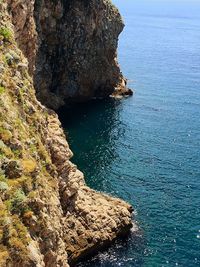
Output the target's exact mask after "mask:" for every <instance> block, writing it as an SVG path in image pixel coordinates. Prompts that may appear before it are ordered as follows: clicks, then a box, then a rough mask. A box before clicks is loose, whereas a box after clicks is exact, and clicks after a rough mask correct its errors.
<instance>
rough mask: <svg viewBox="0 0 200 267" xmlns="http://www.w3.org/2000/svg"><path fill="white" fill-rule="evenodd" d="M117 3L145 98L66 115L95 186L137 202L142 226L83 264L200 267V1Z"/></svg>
mask: <svg viewBox="0 0 200 267" xmlns="http://www.w3.org/2000/svg"><path fill="white" fill-rule="evenodd" d="M114 3H115V4H116V5H117V6H118V8H119V10H120V12H121V14H122V15H123V18H124V21H125V24H126V27H125V29H124V32H123V33H122V34H121V35H120V42H119V51H118V54H119V61H120V65H121V69H122V71H123V73H124V75H125V76H126V77H127V78H128V79H129V87H130V88H134V89H135V94H134V96H133V97H131V98H128V99H125V100H122V101H114V100H112V99H110V100H103V101H96V102H91V103H87V104H82V105H78V107H75V108H74V109H71V110H70V111H68V112H67V113H66V114H62V115H61V120H62V122H63V125H64V127H65V129H66V134H67V136H68V139H69V142H70V145H71V149H72V150H73V152H74V158H73V162H75V163H76V164H77V165H78V166H79V168H80V169H81V170H82V171H83V172H84V174H85V177H86V181H87V184H88V185H89V186H91V187H92V188H95V189H97V190H99V191H103V192H107V193H109V194H111V195H114V196H118V197H121V198H123V199H125V200H127V201H129V202H130V203H131V204H132V205H133V206H134V208H135V210H136V216H135V219H136V220H137V223H138V225H139V228H140V231H139V233H138V235H137V236H134V235H133V234H130V236H129V237H128V238H127V239H125V240H118V241H117V242H116V243H115V244H114V245H113V246H112V247H111V248H109V249H108V250H106V251H103V252H101V253H99V254H98V255H97V256H95V257H93V258H92V259H91V258H90V259H89V260H87V261H85V262H83V263H81V264H79V265H78V266H82V267H100V266H101V267H114V266H123V267H132V266H142V267H157V266H158V267H159V266H170V267H171V266H184V267H193V266H194V267H195V266H200V1H198V0H196V1H194V0H193V1H192V0H185V1H184V0H179V1H178V0H174V1H172V0H163V1H162V0H157V1H156V0H154V1H153V0H146V1H145V0H114Z"/></svg>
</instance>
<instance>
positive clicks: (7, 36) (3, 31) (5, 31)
mask: <svg viewBox="0 0 200 267" xmlns="http://www.w3.org/2000/svg"><path fill="white" fill-rule="evenodd" d="M0 35H1V36H2V37H3V40H4V41H11V40H12V35H13V34H12V31H11V30H10V29H9V28H7V27H1V28H0Z"/></svg>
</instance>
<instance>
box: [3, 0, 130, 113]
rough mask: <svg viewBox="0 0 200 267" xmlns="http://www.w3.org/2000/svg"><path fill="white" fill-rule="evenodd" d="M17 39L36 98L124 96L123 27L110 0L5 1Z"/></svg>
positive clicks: (53, 102) (54, 103)
mask: <svg viewBox="0 0 200 267" xmlns="http://www.w3.org/2000/svg"><path fill="white" fill-rule="evenodd" d="M8 1H9V6H10V9H11V15H12V21H13V24H14V25H15V32H16V40H17V42H18V44H19V47H20V48H21V50H22V51H23V52H24V54H25V56H26V57H27V58H28V60H29V72H30V74H31V75H33V77H34V84H35V88H36V91H37V96H38V98H39V100H40V101H41V102H42V103H43V104H45V105H47V106H48V107H51V108H53V109H57V108H59V107H60V106H62V105H65V104H67V103H70V102H74V101H75V102H77V101H85V100H88V99H91V98H101V97H107V96H109V95H111V94H112V93H114V94H116V93H121V94H128V93H130V90H128V89H127V88H126V81H125V79H124V78H123V76H122V74H121V72H120V69H119V66H118V63H117V52H116V51H117V42H118V36H119V34H120V32H121V31H122V29H123V27H124V25H123V22H122V19H121V16H120V14H119V12H118V10H117V9H116V7H114V6H113V5H112V3H111V2H110V0H84V1H83V0H56V1H50V0H31V1H26V0H24V1H22V0H21V1H17V0H8Z"/></svg>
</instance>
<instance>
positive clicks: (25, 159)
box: [0, 0, 137, 267]
mask: <svg viewBox="0 0 200 267" xmlns="http://www.w3.org/2000/svg"><path fill="white" fill-rule="evenodd" d="M38 5H39V6H38ZM73 5H74V6H73ZM98 10H100V11H101V12H100V15H99V16H100V17H98V14H96V17H95V16H94V12H97V11H98ZM105 11H106V12H105ZM74 12H75V13H74ZM84 12H86V14H88V16H86V14H85V19H84V17H83V16H81V17H80V15H81V14H82V15H83V14H84ZM87 12H88V13H87ZM97 13H98V12H97ZM69 14H70V16H72V15H74V16H75V15H76V16H75V18H77V17H78V18H79V19H80V21H76V19H75V21H74V22H73V20H72V22H71V24H69V29H68V28H67V29H66V31H69V34H70V35H72V40H70V43H69V44H68V43H66V40H64V39H63V38H64V37H65V36H70V35H68V34H66V35H65V31H64V28H63V27H67V25H68V22H69V20H68V19H69ZM65 19H66V22H65ZM83 19H84V21H82V20H83ZM88 19H89V21H88ZM113 19H115V22H116V20H117V21H118V22H119V21H120V22H121V17H120V15H119V13H118V11H117V9H116V8H115V7H113V6H112V5H111V3H110V1H107V0H105V1H103V0H102V1H74V2H73V1H60V0H58V1H49V0H48V1H47V0H46V1H37V0H36V1H34V0H31V1H28V0H23V1H22V0H21V1H16V0H7V1H6V0H3V1H1V3H0V139H1V140H0V266H2V267H4V266H6V267H7V266H9V267H12V266H13V267H28V266H37V267H43V266H45V267H54V266H55V267H56V266H57V267H58V266H59V267H61V266H62V267H67V266H69V264H70V265H73V264H74V263H75V262H77V261H78V260H80V259H82V258H83V257H85V256H86V255H88V254H90V253H91V252H97V251H98V250H99V249H100V248H102V247H105V246H107V245H108V244H111V243H112V242H113V240H115V239H116V238H117V237H118V236H120V235H122V234H127V233H128V232H129V230H130V229H131V228H132V227H133V229H134V230H135V231H136V230H137V227H136V225H135V223H134V221H133V220H132V207H131V206H130V205H129V204H127V203H126V202H124V201H123V200H120V199H117V198H113V197H111V196H108V195H105V194H102V193H99V192H96V191H94V190H92V189H90V188H89V187H87V186H86V184H85V181H84V176H83V174H82V172H81V171H79V170H78V168H77V166H75V165H74V164H72V163H71V161H70V159H71V157H72V156H73V154H72V152H71V150H70V148H69V146H68V143H67V141H66V137H65V135H64V132H63V129H62V127H61V123H60V122H59V120H58V116H57V114H56V113H55V112H54V111H53V110H51V109H49V108H47V107H45V106H43V105H42V104H45V105H47V106H48V107H51V108H54V109H57V108H58V107H60V106H62V105H64V104H65V105H66V103H68V101H69V100H71V99H72V98H73V101H78V100H80V99H81V98H82V97H84V99H85V100H87V99H90V98H92V97H94V96H99V93H100V95H101V94H102V96H103V97H106V96H108V95H110V94H111V93H113V92H114V91H115V90H119V88H120V86H121V88H125V86H124V85H125V81H124V78H123V76H122V74H121V72H120V70H119V66H118V64H117V62H116V49H115V48H116V46H117V37H118V34H119V32H120V31H121V30H122V28H123V27H122V25H123V24H120V25H118V24H116V23H113V21H112V20H113ZM63 20H64V21H63ZM93 20H95V21H97V22H98V23H99V24H98V25H100V26H99V27H100V30H99V32H98V29H96V28H95V27H94V25H93ZM108 20H109V21H110V26H109V27H110V31H108V33H111V32H112V31H115V35H114V36H113V35H111V37H110V39H108V40H107V39H106V38H108V36H107V35H106V34H105V36H104V35H102V33H104V31H101V29H102V27H104V28H103V29H106V28H105V27H106V25H107V24H108ZM85 23H86V24H87V25H89V26H88V27H89V28H88V29H89V30H88V31H86V33H89V32H90V30H91V29H93V28H94V29H93V30H94V32H92V33H90V34H92V36H93V37H94V36H95V37H94V38H96V39H95V40H96V43H95V47H96V46H98V42H97V40H99V44H100V45H99V47H98V51H96V52H95V53H97V52H99V51H100V52H99V54H98V53H97V54H98V56H97V54H95V55H96V56H95V55H94V54H93V57H94V58H95V59H96V60H97V59H98V58H101V57H102V56H103V58H104V59H103V61H105V60H107V61H108V58H109V64H107V65H105V68H104V67H103V66H102V71H106V70H109V73H107V74H108V75H109V77H110V78H108V77H105V75H106V73H104V75H103V74H102V73H98V75H99V76H98V75H97V73H96V71H95V70H94V71H91V75H92V77H93V76H94V78H95V75H97V81H98V82H97V85H96V86H97V87H96V89H95V90H96V91H92V92H91V91H90V90H91V88H93V86H94V83H95V80H94V78H93V80H91V79H90V80H88V78H87V77H85V78H84V79H86V80H87V81H90V84H88V83H84V82H83V80H84V79H82V73H83V66H81V67H80V66H79V67H78V66H77V65H76V64H75V63H74V64H75V65H73V64H72V62H71V64H72V65H68V63H69V58H68V57H69V52H67V51H68V50H69V51H70V53H72V55H74V57H75V58H73V59H72V61H73V60H75V61H77V57H76V52H75V54H74V51H77V50H76V49H80V47H76V46H77V45H78V44H79V43H80V40H76V38H75V37H76V35H73V33H74V30H77V29H80V30H81V29H82V27H83V28H84V29H85V28H86V29H87V27H86V26H87V25H86V24H85ZM70 25H71V26H70ZM70 27H72V28H70ZM73 27H74V28H73ZM77 27H78V28H77ZM95 29H96V30H97V32H95ZM60 30H61V31H64V33H63V36H62V35H61V36H60V37H59V34H58V33H60ZM86 33H85V32H83V35H82V34H81V32H80V31H78V32H77V35H78V36H81V37H83V36H87V34H86ZM85 34H86V35H85ZM101 35H102V36H101ZM56 36H57V37H56ZM100 36H101V38H103V39H102V40H101V39H99V38H100ZM106 36H107V37H106ZM54 37H55V38H54ZM52 38H53V39H52ZM75 40H76V41H75ZM58 41H59V43H60V45H61V47H62V46H63V47H65V46H66V51H64V52H63V54H62V55H59V53H58V51H59V49H61V48H60V45H58ZM86 41H87V42H88V37H87V38H86V40H85V41H84V42H83V44H82V48H84V46H85V45H86V44H87V42H86ZM104 42H107V43H105V45H104V46H103V47H102V46H101V45H102V44H103V43H104ZM72 43H73V47H75V48H74V50H73V51H72V50H70V45H72ZM111 44H112V45H111ZM89 49H90V50H91V51H93V50H92V49H93V44H92V43H91V46H90V47H89ZM94 49H95V48H94ZM83 51H84V53H86V52H87V51H86V50H84V49H83V50H82V51H81V52H83ZM108 51H109V53H108ZM66 53H68V54H66ZM104 53H105V54H104ZM79 56H80V55H79ZM79 56H78V58H79ZM54 60H55V64H54ZM63 60H64V61H63ZM90 60H91V58H90V57H89V55H87V54H86V58H85V61H83V62H84V64H86V66H87V68H86V69H85V71H86V72H88V71H89V70H92V69H91V67H92V68H93V64H92V63H91V61H90ZM92 60H93V59H92ZM85 62H86V63H85ZM59 64H60V66H59ZM65 64H66V66H65ZM84 64H83V65H84ZM99 64H100V65H99ZM99 64H97V66H96V68H98V69H101V68H100V66H101V64H102V62H101V63H99ZM69 66H70V67H69ZM89 66H90V67H89ZM109 66H110V67H109ZM69 68H72V69H73V72H76V75H77V76H76V79H72V78H71V77H72V76H73V75H72V76H70V75H71V74H70V73H71V72H70V71H69ZM61 70H63V73H62V72H61ZM56 71H58V72H56ZM47 73H48V75H47ZM61 74H62V77H61V76H60V75H61ZM113 75H114V76H113ZM98 77H99V78H98ZM86 80H85V81H86ZM105 81H106V83H107V87H106V86H105ZM50 83H51V84H50ZM59 83H60V84H59ZM120 84H121V85H120ZM61 85H62V86H61ZM34 86H35V87H36V91H37V96H38V97H39V99H40V100H41V101H42V104H41V103H40V102H39V101H38V100H37V99H36V92H35V89H34ZM52 86H53V87H52ZM57 86H58V91H55V90H54V89H53V88H54V87H56V88H57ZM59 88H60V89H59ZM68 88H73V90H74V91H73V90H72V91H73V94H72V95H70V92H72V91H70V89H69V90H68ZM85 88H88V89H87V90H86V89H85ZM97 88H100V89H98V90H100V91H98V90H97ZM102 88H105V92H103V91H102ZM106 88H107V90H106ZM97 91H98V94H96V93H94V92H97ZM119 91H120V90H119ZM122 91H123V90H122ZM74 92H75V94H74ZM102 92H103V93H102ZM123 94H124V95H126V89H124V91H123ZM81 100H82V99H81Z"/></svg>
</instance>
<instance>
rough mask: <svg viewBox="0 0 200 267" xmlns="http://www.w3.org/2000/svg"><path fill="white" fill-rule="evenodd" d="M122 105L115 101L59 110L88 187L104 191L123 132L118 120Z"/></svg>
mask: <svg viewBox="0 0 200 267" xmlns="http://www.w3.org/2000/svg"><path fill="white" fill-rule="evenodd" d="M120 108H121V102H118V101H114V100H113V99H106V100H93V101H90V102H87V103H79V104H76V105H73V106H71V107H70V108H61V109H60V110H59V111H58V115H59V119H60V121H61V123H62V126H63V128H64V130H65V133H66V136H67V140H68V142H69V144H70V148H71V149H72V151H73V153H74V157H73V159H72V161H73V162H74V163H75V164H77V165H78V167H79V169H80V170H81V171H83V172H84V174H85V177H86V182H87V184H88V185H89V186H91V187H93V188H95V189H97V190H100V191H102V190H104V188H103V187H104V186H103V184H104V178H105V177H104V174H105V170H107V168H109V165H110V164H112V161H113V160H115V159H116V158H117V157H118V154H117V152H116V145H117V140H118V138H119V136H120V135H121V134H123V131H122V130H121V128H122V124H121V122H120V118H119V111H120Z"/></svg>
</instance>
